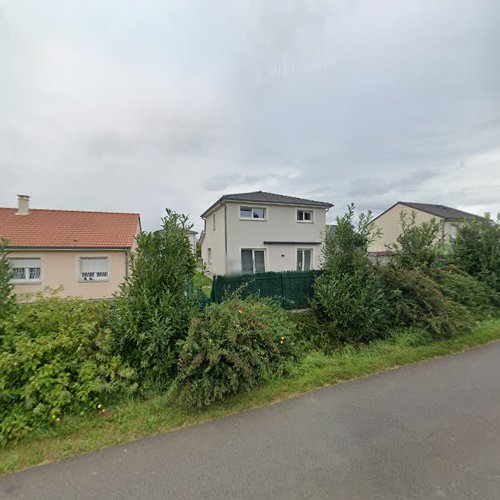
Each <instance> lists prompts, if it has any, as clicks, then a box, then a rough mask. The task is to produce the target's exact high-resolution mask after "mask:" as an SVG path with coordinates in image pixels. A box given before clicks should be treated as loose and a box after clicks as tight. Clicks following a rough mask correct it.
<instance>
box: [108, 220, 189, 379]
mask: <svg viewBox="0 0 500 500" xmlns="http://www.w3.org/2000/svg"><path fill="white" fill-rule="evenodd" d="M190 228H191V226H190V225H189V224H188V219H187V217H186V216H184V215H179V214H177V213H175V212H173V211H171V210H167V215H166V217H164V218H163V219H162V229H161V230H160V231H156V232H154V233H144V232H143V233H141V234H139V236H138V238H137V252H136V253H134V254H132V256H131V265H130V271H131V273H130V276H129V277H128V278H127V279H126V280H125V283H124V284H123V285H122V286H121V290H120V293H119V294H118V295H117V296H116V298H115V301H114V306H113V315H112V329H113V339H114V348H115V349H116V352H117V353H118V354H120V355H121V356H122V358H123V359H125V360H127V361H128V362H129V363H130V365H131V366H133V367H134V368H135V369H136V370H137V373H138V375H139V377H140V379H141V381H142V382H143V383H144V384H145V385H154V386H155V387H162V386H166V385H168V384H169V383H170V382H171V381H172V380H173V378H174V376H175V373H176V366H177V354H178V351H177V348H176V344H177V342H178V341H179V340H180V339H183V338H185V336H186V335H187V331H188V327H189V321H190V319H191V316H192V314H193V313H194V310H195V308H196V307H197V304H196V301H195V299H194V297H193V294H192V293H189V291H190V290H191V289H192V280H193V276H194V272H195V269H196V260H195V256H194V255H193V252H192V249H191V244H190V242H189V240H188V237H187V236H188V230H189V229H190Z"/></svg>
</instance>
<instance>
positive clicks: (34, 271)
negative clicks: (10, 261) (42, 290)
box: [29, 267, 40, 280]
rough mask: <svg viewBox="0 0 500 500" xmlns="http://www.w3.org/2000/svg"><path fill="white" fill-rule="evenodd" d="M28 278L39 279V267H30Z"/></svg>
mask: <svg viewBox="0 0 500 500" xmlns="http://www.w3.org/2000/svg"><path fill="white" fill-rule="evenodd" d="M29 272H30V280H38V279H40V268H39V267H30V268H29Z"/></svg>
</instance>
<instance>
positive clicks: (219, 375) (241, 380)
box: [173, 296, 296, 407]
mask: <svg viewBox="0 0 500 500" xmlns="http://www.w3.org/2000/svg"><path fill="white" fill-rule="evenodd" d="M180 346H181V350H180V355H179V369H178V376H177V379H176V383H175V385H174V387H175V389H173V393H174V394H176V395H178V396H179V398H180V400H181V401H183V402H184V403H185V404H186V405H188V406H197V407H202V406H206V405H210V404H212V403H214V402H216V401H220V400H223V399H225V398H226V397H228V396H230V395H232V394H236V393H238V392H242V391H245V390H249V389H250V388H252V387H254V386H255V385H256V384H258V383H259V382H260V381H262V380H264V379H266V378H267V377H269V376H271V375H273V374H278V373H281V372H282V371H283V370H284V369H285V366H286V361H287V359H291V358H293V357H294V355H295V354H296V344H295V340H294V335H293V324H292V323H291V322H290V320H289V318H288V316H287V314H286V312H285V311H284V310H283V309H282V308H281V307H279V306H278V305H277V304H275V303H274V302H272V301H270V300H269V299H259V298H257V297H253V296H251V297H248V298H246V299H242V298H240V297H236V296H235V297H232V298H229V299H228V300H227V301H225V302H222V303H220V304H216V303H214V304H211V305H210V306H208V307H207V308H206V309H205V310H204V311H203V312H202V313H200V314H199V316H197V317H196V318H194V319H193V320H192V322H191V326H190V328H189V333H188V336H187V338H186V339H185V340H184V341H181V342H180Z"/></svg>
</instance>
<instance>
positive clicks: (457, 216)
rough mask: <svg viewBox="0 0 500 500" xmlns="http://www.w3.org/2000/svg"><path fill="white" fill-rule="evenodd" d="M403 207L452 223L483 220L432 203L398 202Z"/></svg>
mask: <svg viewBox="0 0 500 500" xmlns="http://www.w3.org/2000/svg"><path fill="white" fill-rule="evenodd" d="M398 203H400V204H401V205H405V206H407V207H410V208H414V209H415V210H421V211H422V212H427V213H429V214H431V215H435V216H436V217H440V218H442V219H445V220H450V221H453V220H455V221H460V220H467V219H482V218H483V217H480V216H479V215H475V214H471V213H469V212H464V211H462V210H458V209H457V208H451V207H447V206H445V205H433V204H431V203H413V202H407V201H398Z"/></svg>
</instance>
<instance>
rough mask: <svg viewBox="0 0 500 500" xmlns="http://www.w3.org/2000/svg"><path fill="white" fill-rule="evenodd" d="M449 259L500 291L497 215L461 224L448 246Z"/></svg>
mask: <svg viewBox="0 0 500 500" xmlns="http://www.w3.org/2000/svg"><path fill="white" fill-rule="evenodd" d="M451 259H452V261H453V262H454V263H455V264H456V265H457V266H459V267H460V268H461V269H463V270H464V271H465V272H466V273H468V274H470V275H471V276H474V277H475V278H477V279H479V280H481V281H484V282H486V283H488V284H489V285H490V286H492V287H493V288H495V289H496V290H497V291H500V214H498V215H497V218H496V221H495V220H493V219H492V218H491V217H490V216H489V215H487V216H486V217H485V218H483V219H480V220H479V219H472V220H470V221H468V222H466V223H464V224H462V225H461V226H460V227H459V228H458V231H457V237H456V239H455V241H454V243H453V245H452V248H451Z"/></svg>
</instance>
